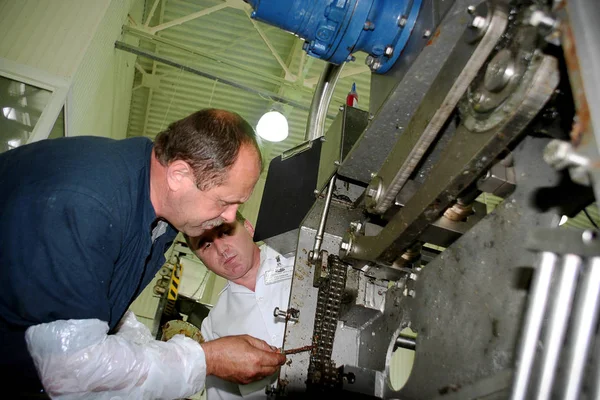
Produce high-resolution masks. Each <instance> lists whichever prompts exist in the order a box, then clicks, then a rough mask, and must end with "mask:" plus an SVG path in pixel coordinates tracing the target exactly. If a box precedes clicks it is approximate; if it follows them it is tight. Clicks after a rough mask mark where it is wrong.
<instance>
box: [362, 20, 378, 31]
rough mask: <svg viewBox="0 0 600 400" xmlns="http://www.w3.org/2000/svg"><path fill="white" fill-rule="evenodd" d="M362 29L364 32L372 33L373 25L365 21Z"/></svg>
mask: <svg viewBox="0 0 600 400" xmlns="http://www.w3.org/2000/svg"><path fill="white" fill-rule="evenodd" d="M363 29H364V30H365V31H372V30H373V29H375V24H374V23H373V22H371V21H366V22H365V24H364V25H363Z"/></svg>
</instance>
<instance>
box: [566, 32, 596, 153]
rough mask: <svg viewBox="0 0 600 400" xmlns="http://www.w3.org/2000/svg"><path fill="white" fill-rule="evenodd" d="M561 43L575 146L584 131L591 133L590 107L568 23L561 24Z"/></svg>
mask: <svg viewBox="0 0 600 400" xmlns="http://www.w3.org/2000/svg"><path fill="white" fill-rule="evenodd" d="M561 31H562V43H563V52H564V54H565V62H566V64H567V70H568V71H569V81H570V82H571V87H572V89H573V100H574V101H575V107H576V109H577V121H575V123H574V126H573V130H572V131H571V142H572V143H573V145H574V146H575V147H577V146H578V145H579V144H581V143H582V141H583V135H584V134H585V133H589V134H591V131H590V129H589V127H590V109H589V107H588V102H587V99H586V97H585V90H584V87H583V82H582V78H581V72H580V71H581V70H580V66H579V59H578V57H577V49H576V48H575V39H574V37H573V31H572V29H571V25H570V24H562V25H561Z"/></svg>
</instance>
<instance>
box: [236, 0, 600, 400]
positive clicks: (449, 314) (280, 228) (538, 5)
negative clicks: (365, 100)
mask: <svg viewBox="0 0 600 400" xmlns="http://www.w3.org/2000/svg"><path fill="white" fill-rule="evenodd" d="M246 2H247V3H249V4H250V5H251V6H252V8H253V9H254V12H253V13H252V17H253V18H256V19H258V20H261V21H263V22H266V23H269V24H273V25H276V26H279V27H280V28H282V29H285V30H287V31H290V32H291V33H294V34H296V35H298V36H300V37H302V38H303V39H304V40H305V50H306V51H307V52H308V54H310V55H311V56H314V57H318V58H321V59H323V60H326V61H328V64H327V67H326V69H325V70H324V72H323V74H322V76H321V80H320V82H319V84H318V87H317V91H316V93H315V97H314V100H313V104H312V108H311V113H310V117H309V121H308V131H307V142H306V143H304V144H302V145H301V146H300V147H298V148H296V149H292V150H291V151H289V152H287V153H285V154H283V155H282V156H281V157H280V158H279V159H276V160H274V162H273V163H272V165H271V166H270V169H269V176H268V178H267V179H268V180H267V184H266V187H265V199H267V197H269V198H270V199H273V198H274V197H275V196H290V194H289V193H290V191H289V190H281V184H283V183H284V180H283V178H282V177H283V176H284V175H285V170H286V168H287V169H288V170H290V169H291V170H293V171H294V173H295V174H296V176H298V171H299V170H298V169H297V168H298V166H299V165H307V166H312V169H311V168H308V167H307V168H306V169H303V170H302V171H305V172H306V174H308V175H311V176H310V179H308V178H307V179H303V180H298V179H295V181H296V182H297V181H302V183H301V184H299V186H298V187H294V188H290V190H292V189H293V190H292V191H296V192H297V194H296V195H294V198H295V199H298V200H297V201H296V203H294V200H293V199H288V200H287V202H286V203H285V204H290V207H288V208H286V210H287V211H285V212H284V215H277V216H274V215H273V213H276V212H277V210H275V209H277V208H278V207H268V206H267V205H265V207H263V208H261V210H260V213H259V217H258V221H257V232H259V231H261V230H262V232H263V239H264V240H265V241H266V242H267V243H269V244H270V245H272V246H273V247H275V248H277V249H278V250H279V251H280V252H281V253H284V254H285V253H288V252H289V251H293V250H295V251H296V263H295V269H294V276H293V281H292V291H291V295H290V305H289V308H288V310H287V311H286V310H276V314H277V316H279V317H282V318H286V320H287V325H286V335H285V340H284V349H296V348H301V349H304V350H305V351H298V352H293V354H290V355H289V362H288V363H287V364H286V365H284V366H283V367H282V368H281V372H280V376H279V381H278V386H277V388H276V389H275V390H274V391H273V393H271V394H272V395H273V396H276V397H292V398H293V397H301V396H306V394H311V393H317V394H323V392H325V393H338V392H340V393H342V392H343V393H344V398H346V397H349V398H384V399H392V398H393V399H436V398H441V399H483V398H485V399H505V398H511V399H515V400H516V399H533V398H535V399H548V398H561V399H582V398H587V399H595V398H600V387H599V386H600V368H599V362H600V358H599V356H600V353H599V351H600V346H599V345H600V342H599V340H598V339H599V338H598V332H597V327H598V311H599V310H598V305H599V300H600V298H599V292H600V258H599V256H600V244H599V239H598V233H597V232H596V231H594V230H584V231H578V230H569V229H564V228H559V227H558V222H559V219H560V217H561V216H562V215H568V216H572V215H575V214H577V213H578V212H579V211H580V210H581V209H582V208H583V207H586V206H588V205H589V204H591V203H593V202H594V201H595V199H596V198H598V195H599V194H600V180H599V179H600V169H599V166H600V163H599V161H600V157H599V148H598V143H599V140H600V120H598V115H600V102H599V98H598V97H599V96H600V86H599V85H600V49H599V48H598V46H597V44H596V43H597V38H598V37H600V35H599V31H600V11H599V9H600V8H599V7H597V5H595V4H594V2H592V1H584V0H568V1H567V0H563V1H561V0H555V1H552V0H531V1H525V0H523V1H501V0H488V1H464V0H454V1H452V0H321V1H307V0H289V1H278V0H246ZM358 51H362V52H366V53H368V54H369V55H368V57H367V58H366V62H367V64H368V65H369V67H370V69H371V71H372V84H371V104H370V110H369V112H365V111H360V110H356V109H353V108H352V107H342V109H341V110H340V113H339V115H338V117H337V119H336V120H335V121H334V123H333V124H332V125H331V127H330V128H329V129H328V131H327V132H325V130H324V128H323V126H324V123H323V121H324V114H325V113H326V110H327V107H328V105H329V104H328V99H329V98H330V97H331V90H332V87H333V86H334V85H335V81H336V78H337V76H338V75H339V71H340V69H341V68H342V67H343V65H344V63H345V62H351V61H352V60H353V54H354V53H356V52H358ZM303 163H304V164H303ZM274 179H275V180H278V182H277V183H278V184H279V189H280V190H272V188H271V186H270V183H269V182H270V181H271V182H272V181H273V180H274ZM315 189H316V190H315ZM313 191H315V193H316V195H315V194H313ZM278 193H279V194H278ZM306 193H308V196H309V199H310V200H308V201H307V200H306V198H307V197H306V196H307V195H306ZM484 193H487V194H491V195H494V196H497V197H500V198H502V199H503V200H502V202H501V203H500V204H499V205H498V206H497V207H496V208H495V209H494V210H493V211H492V212H487V210H486V207H485V205H483V204H482V203H481V202H478V201H476V200H477V199H478V198H480V197H481V196H482V194H484ZM311 196H312V197H311ZM273 201H276V200H273ZM264 203H265V204H266V202H264ZM307 203H308V204H307ZM279 204H281V203H279ZM279 209H281V207H279ZM290 210H291V211H290ZM292 211H293V212H292ZM279 212H280V213H281V211H279ZM408 329H410V330H411V331H412V332H414V333H415V334H416V335H408V336H407V335H406V332H407V330H408ZM397 348H405V349H410V350H411V351H414V363H413V365H412V370H411V372H410V376H409V378H408V380H407V381H406V383H405V384H404V385H403V386H402V387H394V386H393V385H392V382H391V381H390V366H391V359H392V355H393V353H394V351H395V350H396V349H397Z"/></svg>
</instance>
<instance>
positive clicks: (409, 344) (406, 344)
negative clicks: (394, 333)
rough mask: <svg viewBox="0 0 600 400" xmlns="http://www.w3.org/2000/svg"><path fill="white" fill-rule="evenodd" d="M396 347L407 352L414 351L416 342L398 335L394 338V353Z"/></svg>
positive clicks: (413, 339)
mask: <svg viewBox="0 0 600 400" xmlns="http://www.w3.org/2000/svg"><path fill="white" fill-rule="evenodd" d="M398 347H401V348H403V349H408V350H415V349H416V348H417V341H416V340H415V338H412V337H409V336H402V335H400V336H398V337H397V338H396V342H395V343H394V351H395V350H396V349H397V348H398Z"/></svg>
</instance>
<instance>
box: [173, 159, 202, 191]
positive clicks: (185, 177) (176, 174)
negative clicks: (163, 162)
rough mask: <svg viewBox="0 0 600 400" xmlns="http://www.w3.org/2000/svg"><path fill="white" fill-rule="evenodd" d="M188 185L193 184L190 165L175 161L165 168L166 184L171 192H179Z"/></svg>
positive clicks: (193, 179)
mask: <svg viewBox="0 0 600 400" xmlns="http://www.w3.org/2000/svg"><path fill="white" fill-rule="evenodd" d="M190 183H192V184H195V178H194V173H193V171H192V167H190V164H188V163H186V162H185V161H183V160H175V161H173V162H171V163H170V164H169V166H168V167H167V184H168V185H169V189H170V190H171V191H173V192H176V191H178V190H181V189H182V188H184V187H186V186H188V185H189V184H190Z"/></svg>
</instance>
